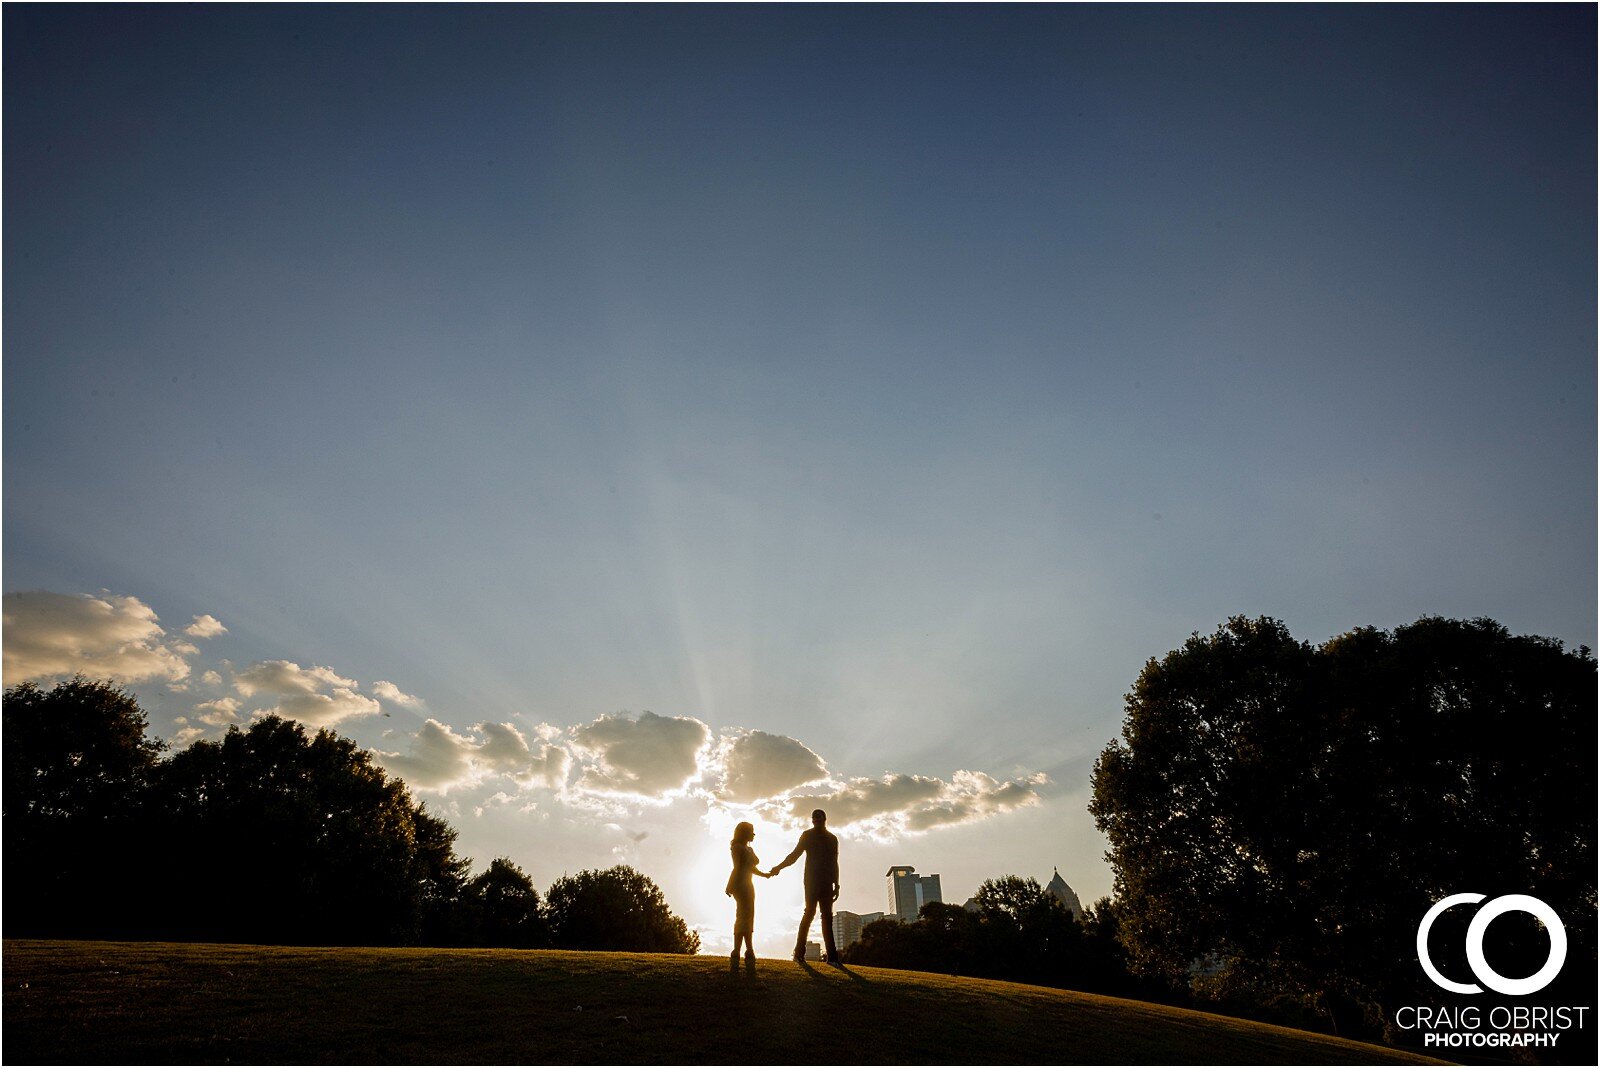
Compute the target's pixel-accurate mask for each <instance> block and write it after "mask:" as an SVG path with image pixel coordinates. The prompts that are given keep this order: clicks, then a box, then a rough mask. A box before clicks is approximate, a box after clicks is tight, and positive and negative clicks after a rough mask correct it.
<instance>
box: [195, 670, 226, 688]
mask: <svg viewBox="0 0 1600 1068" xmlns="http://www.w3.org/2000/svg"><path fill="white" fill-rule="evenodd" d="M200 681H201V682H203V683H205V684H206V685H207V686H221V685H222V676H221V675H218V674H217V673H216V672H215V671H208V672H206V673H205V674H204V675H201V676H200Z"/></svg>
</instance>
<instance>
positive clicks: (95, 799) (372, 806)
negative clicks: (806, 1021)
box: [3, 678, 699, 953]
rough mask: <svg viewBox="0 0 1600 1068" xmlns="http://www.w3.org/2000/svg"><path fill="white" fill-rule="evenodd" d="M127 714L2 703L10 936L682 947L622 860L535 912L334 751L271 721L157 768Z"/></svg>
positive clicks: (522, 894) (111, 696)
mask: <svg viewBox="0 0 1600 1068" xmlns="http://www.w3.org/2000/svg"><path fill="white" fill-rule="evenodd" d="M146 726H147V722H146V718H145V714H144V711H143V710H142V709H141V708H140V707H139V704H138V702H137V701H136V700H135V699H134V698H133V697H132V696H131V695H129V694H128V693H127V692H126V691H124V690H121V689H119V688H117V687H115V686H113V685H112V684H110V683H106V682H93V681H89V680H85V679H83V678H75V679H72V680H71V681H69V682H63V683H60V684H59V685H57V686H55V687H54V688H53V689H50V690H42V689H40V688H39V687H37V686H35V685H33V684H31V683H23V684H21V685H19V686H15V687H13V688H11V689H9V690H7V691H6V693H5V702H4V748H3V753H4V773H5V782H4V815H3V820H4V841H5V864H6V887H5V891H6V892H5V933H6V934H7V935H8V936H19V935H33V936H43V937H105V938H164V939H174V940H188V941H239V942H259V943H279V944H297V945H318V944H320V945H453V946H510V947H521V948H530V947H539V946H560V947H565V948H573V949H627V950H638V951H655V952H674V953H693V952H695V951H696V950H698V949H699V937H698V936H697V935H695V934H694V933H693V932H691V931H689V930H688V928H687V926H686V925H685V924H684V923H683V921H682V920H681V919H679V918H678V917H676V916H674V915H673V914H672V913H671V911H670V910H669V909H668V908H667V905H666V901H665V900H664V899H663V897H662V895H661V891H660V890H659V889H658V888H657V887H656V885H655V884H654V883H653V882H651V880H650V879H648V878H647V877H645V876H644V875H641V874H640V873H638V872H636V871H634V870H633V869H631V868H627V867H616V868H611V869H608V870H606V871H600V872H589V871H585V872H580V873H579V874H578V875H575V876H570V877H569V876H563V877H562V878H560V879H558V880H556V882H555V884H554V885H553V886H552V887H551V889H550V894H549V897H548V900H547V901H543V902H542V901H541V900H540V897H539V894H538V892H537V891H536V890H535V889H534V887H533V884H532V882H531V881H530V880H529V878H528V876H527V875H526V874H525V873H524V872H523V871H522V870H521V869H520V868H518V867H517V866H516V865H515V864H513V863H511V862H510V861H509V860H505V859H503V858H497V859H495V860H494V861H492V862H491V863H490V865H489V867H488V868H487V869H486V870H485V871H483V872H482V873H481V874H479V875H477V876H475V877H472V878H468V875H467V872H468V868H469V867H470V864H469V861H467V860H465V859H463V858H461V857H458V856H457V855H456V853H455V849H454V845H455V838H456V832H455V830H454V829H453V828H451V827H450V826H449V825H448V824H447V823H445V822H444V821H443V820H441V819H439V818H438V817H437V816H434V815H432V814H431V813H429V812H428V811H427V809H426V808H425V806H423V805H420V804H417V803H416V802H414V801H413V800H412V798H411V795H410V792H409V791H408V790H407V789H406V787H405V784H404V783H403V782H401V781H400V780H398V779H394V778H391V777H389V776H387V775H386V774H385V773H384V772H383V770H382V769H381V768H379V767H378V766H377V765H376V764H375V763H373V760H372V757H371V755H370V754H368V753H367V752H365V751H364V750H362V749H361V748H359V747H358V746H357V745H356V744H355V743H354V742H352V741H350V740H349V739H347V738H341V737H339V736H338V735H336V734H334V733H332V732H331V731H327V730H322V731H318V732H317V733H316V734H314V735H308V734H307V733H306V731H305V730H304V729H303V728H302V727H301V726H300V725H299V724H296V723H293V722H290V721H287V720H284V719H280V718H278V717H276V716H266V717H263V718H261V719H258V720H256V721H255V722H253V723H252V724H251V725H250V726H249V727H248V728H247V729H243V730H241V729H239V728H237V727H234V728H230V729H229V731H228V733H227V735H226V736H225V737H224V738H223V739H222V740H221V741H220V742H211V741H198V742H195V743H194V744H193V745H191V746H190V747H189V748H187V749H185V750H183V751H182V752H179V753H177V754H176V755H174V756H172V757H171V758H169V759H162V748H163V747H162V746H161V744H160V743H158V742H154V741H151V740H150V739H149V738H147V737H146V734H145V731H146Z"/></svg>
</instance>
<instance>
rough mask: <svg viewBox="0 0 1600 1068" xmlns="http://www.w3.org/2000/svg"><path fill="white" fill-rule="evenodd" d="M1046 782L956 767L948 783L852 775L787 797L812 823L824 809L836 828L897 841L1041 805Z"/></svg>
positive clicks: (794, 814)
mask: <svg viewBox="0 0 1600 1068" xmlns="http://www.w3.org/2000/svg"><path fill="white" fill-rule="evenodd" d="M1048 781H1049V779H1048V778H1047V777H1046V776H1045V775H1043V774H1042V773H1041V774H1034V775H1027V776H1023V777H1022V778H1019V779H1012V780H1009V781H1006V782H1001V781H999V780H997V779H994V778H993V777H991V776H989V775H985V774H984V773H983V772H979V771H958V772H956V773H955V774H954V775H953V776H951V779H950V781H949V782H945V781H944V780H942V779H937V778H930V777H927V776H923V775H885V776H883V777H882V778H881V779H851V780H850V781H848V782H846V783H844V784H842V785H840V786H838V787H837V788H836V789H834V790H833V791H831V792H829V793H825V794H809V795H806V796H798V797H791V798H789V801H788V811H787V814H788V816H789V817H790V819H791V820H792V821H794V822H809V821H810V818H811V811H812V810H813V809H818V808H820V809H822V810H824V811H825V812H827V813H828V823H829V825H830V826H832V827H837V828H841V829H843V828H851V829H854V830H856V831H858V832H860V833H862V834H865V835H867V836H869V837H873V838H879V839H884V840H893V839H895V838H898V837H900V836H901V835H903V834H906V833H920V832H923V831H930V830H933V829H935V828H938V827H949V826H954V825H955V824H959V823H974V822H977V821H979V820H983V819H988V818H990V817H992V816H998V815H1001V814H1003V813H1006V812H1010V811H1012V810H1014V809H1018V808H1024V807H1026V806H1028V805H1035V804H1038V803H1039V790H1038V788H1039V787H1040V786H1042V785H1044V784H1045V783H1047V782H1048Z"/></svg>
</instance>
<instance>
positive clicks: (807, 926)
mask: <svg viewBox="0 0 1600 1068" xmlns="http://www.w3.org/2000/svg"><path fill="white" fill-rule="evenodd" d="M816 914H817V899H816V898H814V897H812V896H811V895H810V894H807V895H806V911H805V912H804V913H803V914H802V915H801V917H800V933H799V935H797V936H796V937H795V940H794V959H795V960H805V959H806V936H807V935H809V934H810V933H811V921H812V919H813V918H814V917H815V916H816ZM832 937H833V936H832V935H829V938H832Z"/></svg>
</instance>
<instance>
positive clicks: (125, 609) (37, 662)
mask: <svg viewBox="0 0 1600 1068" xmlns="http://www.w3.org/2000/svg"><path fill="white" fill-rule="evenodd" d="M4 624H5V658H4V660H5V663H4V681H5V685H7V686H11V685H14V684H16V683H19V682H26V681H30V680H38V679H48V678H55V677H58V676H66V675H73V674H77V673H79V672H81V673H83V674H84V675H88V676H90V677H93V678H109V679H111V680H113V681H115V682H139V681H142V680H145V679H166V680H168V681H170V682H176V681H178V680H180V679H183V678H186V677H187V676H188V674H189V665H188V664H187V663H185V662H184V659H183V656H182V655H180V654H179V653H178V652H177V651H175V650H174V649H172V648H169V647H168V646H166V645H164V644H163V643H162V638H163V637H164V635H165V633H166V632H165V631H163V630H162V629H161V625H160V623H159V622H158V620H157V618H156V614H155V612H153V611H151V609H150V607H149V606H148V605H146V604H145V603H144V602H142V601H140V600H139V599H138V598H137V597H119V596H117V595H115V594H110V593H105V594H103V595H102V596H100V597H94V596H90V595H89V594H78V595H71V594H64V593H50V592H48V591H45V590H31V591H27V592H21V593H8V594H6V595H5V597H4Z"/></svg>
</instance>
